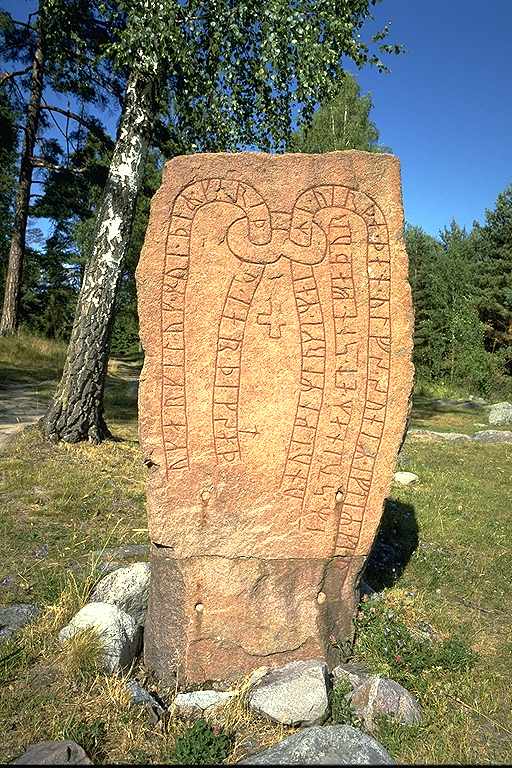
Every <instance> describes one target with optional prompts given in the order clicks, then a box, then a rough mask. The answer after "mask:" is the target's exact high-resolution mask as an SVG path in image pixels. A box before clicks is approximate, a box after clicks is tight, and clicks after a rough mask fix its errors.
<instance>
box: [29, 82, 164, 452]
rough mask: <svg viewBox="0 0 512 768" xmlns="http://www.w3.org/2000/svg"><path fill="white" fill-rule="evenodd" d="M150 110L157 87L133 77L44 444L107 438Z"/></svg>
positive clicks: (152, 111) (45, 422) (45, 427)
mask: <svg viewBox="0 0 512 768" xmlns="http://www.w3.org/2000/svg"><path fill="white" fill-rule="evenodd" d="M155 110H156V102H155V81H149V80H148V78H145V79H143V78H142V77H141V76H138V75H135V74H132V76H131V77H130V79H129V81H128V85H127V89H126V98H125V106H124V110H123V115H122V118H121V124H120V128H119V136H118V139H117V142H116V146H115V149H114V154H113V157H112V162H111V165H110V170H109V176H108V180H107V184H106V187H105V191H104V194H103V198H102V202H101V205H100V207H99V209H98V213H97V216H96V227H95V235H94V239H93V246H92V253H91V257H90V260H89V262H88V264H87V267H86V270H85V274H84V279H83V281H82V287H81V289H80V295H79V297H78V305H77V309H76V315H75V321H74V325H73V330H72V333H71V339H70V342H69V346H68V350H67V356H66V362H65V366H64V372H63V374H62V379H61V381H60V384H59V386H58V388H57V391H56V393H55V396H54V398H53V401H52V402H51V404H50V407H49V409H48V411H47V413H46V415H45V417H44V419H43V420H42V428H43V431H44V433H45V435H46V436H47V437H48V438H49V439H50V440H54V441H57V440H64V441H66V442H69V443H76V442H79V441H81V440H89V441H90V442H93V443H99V442H101V441H102V440H104V439H105V438H107V437H110V432H109V430H108V427H107V425H106V423H105V419H104V413H103V393H104V387H105V377H106V374H107V364H108V354H109V346H110V335H111V329H112V321H113V317H114V305H115V300H116V292H117V287H118V284H119V280H120V277H121V273H122V265H123V260H124V257H125V254H126V251H127V248H128V245H129V240H130V233H131V228H132V223H133V217H134V213H135V204H136V200H137V194H138V192H139V189H140V186H141V182H142V179H143V175H144V165H145V160H146V156H147V150H148V144H149V139H150V135H151V128H152V123H153V118H154V114H155Z"/></svg>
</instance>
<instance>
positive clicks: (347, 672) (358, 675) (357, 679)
mask: <svg viewBox="0 0 512 768" xmlns="http://www.w3.org/2000/svg"><path fill="white" fill-rule="evenodd" d="M331 674H332V680H333V685H336V684H337V683H339V682H341V681H342V680H346V681H347V682H349V683H350V685H351V686H352V688H357V687H358V686H359V685H362V684H363V683H365V682H366V681H367V680H368V678H369V677H370V675H369V673H368V672H365V671H364V670H363V669H361V667H358V666H357V665H356V664H338V666H337V667H334V669H333V671H332V673H331Z"/></svg>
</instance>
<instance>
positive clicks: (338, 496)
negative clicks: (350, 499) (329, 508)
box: [336, 488, 343, 502]
mask: <svg viewBox="0 0 512 768" xmlns="http://www.w3.org/2000/svg"><path fill="white" fill-rule="evenodd" d="M336 501H338V502H339V501H343V491H342V489H341V488H338V490H337V491H336Z"/></svg>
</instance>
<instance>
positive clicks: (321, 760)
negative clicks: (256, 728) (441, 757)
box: [239, 725, 394, 765]
mask: <svg viewBox="0 0 512 768" xmlns="http://www.w3.org/2000/svg"><path fill="white" fill-rule="evenodd" d="M239 764H240V765H394V762H393V760H392V759H391V757H390V756H389V755H388V753H387V752H386V750H385V749H384V747H382V746H381V745H380V744H379V743H378V742H377V741H375V739H372V737H371V736H367V734H365V733H362V732H361V731H359V730H357V728H352V727H351V726H350V725H324V726H323V727H321V726H316V727H313V728H306V729H305V730H303V731H299V732H298V733H294V734H293V735H292V736H288V738H287V739H285V740H284V741H281V742H280V743H279V744H276V745H275V746H273V747H270V749H266V750H265V751H264V752H259V753H258V754H256V755H252V756H251V757H247V758H246V759H245V760H242V761H241V762H240V763H239Z"/></svg>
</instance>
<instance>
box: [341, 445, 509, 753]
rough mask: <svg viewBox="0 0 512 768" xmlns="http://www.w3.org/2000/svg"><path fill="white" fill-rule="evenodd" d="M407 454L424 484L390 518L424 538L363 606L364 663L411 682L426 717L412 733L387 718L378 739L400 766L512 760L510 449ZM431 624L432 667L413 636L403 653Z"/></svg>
mask: <svg viewBox="0 0 512 768" xmlns="http://www.w3.org/2000/svg"><path fill="white" fill-rule="evenodd" d="M406 452H407V455H408V457H409V459H410V462H411V467H410V468H411V469H412V471H413V472H416V473H417V474H418V475H419V477H420V481H419V483H418V484H417V485H415V486H410V487H408V488H399V487H394V488H393V498H394V505H393V508H392V509H393V514H392V515H389V514H388V516H387V518H388V525H391V526H394V529H395V531H397V532H401V533H403V532H405V533H406V535H407V536H408V537H409V539H411V538H412V539H414V537H415V536H417V538H418V540H419V542H418V546H417V548H416V549H415V551H414V552H413V554H412V557H411V558H410V560H409V562H408V563H407V564H406V565H405V568H404V569H403V572H402V573H401V575H400V577H399V579H398V581H397V583H396V585H395V586H394V587H392V588H390V589H388V590H386V591H385V592H384V593H383V595H384V598H383V601H382V602H381V603H374V601H373V600H372V601H370V603H367V604H366V605H365V611H367V610H368V607H367V606H368V605H370V606H372V604H373V606H374V607H375V613H376V618H375V621H373V622H369V623H368V626H366V627H364V628H363V629H362V630H361V631H360V633H359V636H358V641H357V644H356V658H359V660H363V661H365V662H366V663H367V664H368V665H369V666H370V667H371V669H372V670H373V671H375V672H380V673H383V674H387V675H389V676H391V677H394V678H395V679H401V680H402V682H404V683H406V684H407V687H408V688H409V689H410V690H411V691H412V692H414V693H416V695H417V696H418V698H419V700H420V703H421V705H422V708H423V712H424V718H423V721H422V723H421V724H420V725H419V726H414V728H400V727H398V726H397V725H396V724H393V723H392V722H390V721H386V722H384V723H383V724H382V727H381V730H380V733H379V736H380V738H381V739H382V741H383V743H385V745H386V746H387V747H388V748H389V750H390V752H391V754H393V755H394V756H395V758H396V759H397V760H398V761H401V762H411V763H427V764H430V763H443V762H445V763H462V764H465V763H490V762H497V763H510V761H511V759H512V717H511V712H512V689H511V686H510V677H511V675H512V644H511V641H510V638H511V637H512V620H511V614H510V608H511V605H512V587H511V583H510V578H509V575H510V573H511V572H512V548H511V544H510V524H511V512H512V481H511V477H510V466H511V465H512V446H509V445H500V446H491V445H489V446H478V445H472V444H468V445H447V444H439V443H427V444H417V443H412V442H411V443H406ZM401 512H402V513H403V517H402V518H401ZM415 529H416V530H415ZM383 534H384V538H385V539H386V540H387V541H388V542H389V541H390V540H392V538H393V535H392V534H390V533H389V532H386V531H384V532H383ZM395 535H396V534H395ZM384 609H385V610H386V612H387V613H386V614H385V615H384V617H383V616H382V615H381V613H380V612H381V611H382V610H384ZM425 624H426V625H430V626H431V627H432V628H433V631H434V635H435V638H436V639H437V641H438V645H437V647H436V645H435V643H434V646H433V648H431V649H430V650H431V657H430V659H428V660H427V662H426V663H425V662H424V660H422V657H421V653H420V651H419V650H418V649H415V648H414V644H411V643H409V642H407V641H404V644H405V645H404V647H405V649H406V651H405V653H402V652H398V653H396V654H395V653H394V651H395V649H396V647H397V644H396V638H395V635H396V634H398V635H400V631H401V629H402V627H403V626H405V627H406V628H407V631H408V632H409V633H411V632H412V637H413V638H414V637H422V634H421V633H419V628H421V627H422V626H423V625H425ZM397 627H398V629H397ZM384 628H387V631H388V634H387V635H386V634H384ZM393 638H395V640H394V639H393ZM388 639H389V642H388V643H387V642H386V641H387V640H388ZM427 650H428V649H427ZM415 651H416V652H415ZM472 654H476V656H475V657H473V656H472ZM395 655H398V656H400V657H401V658H400V660H399V661H396V660H395V658H394V656H395ZM411 659H412V661H411ZM422 666H423V668H422Z"/></svg>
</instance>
